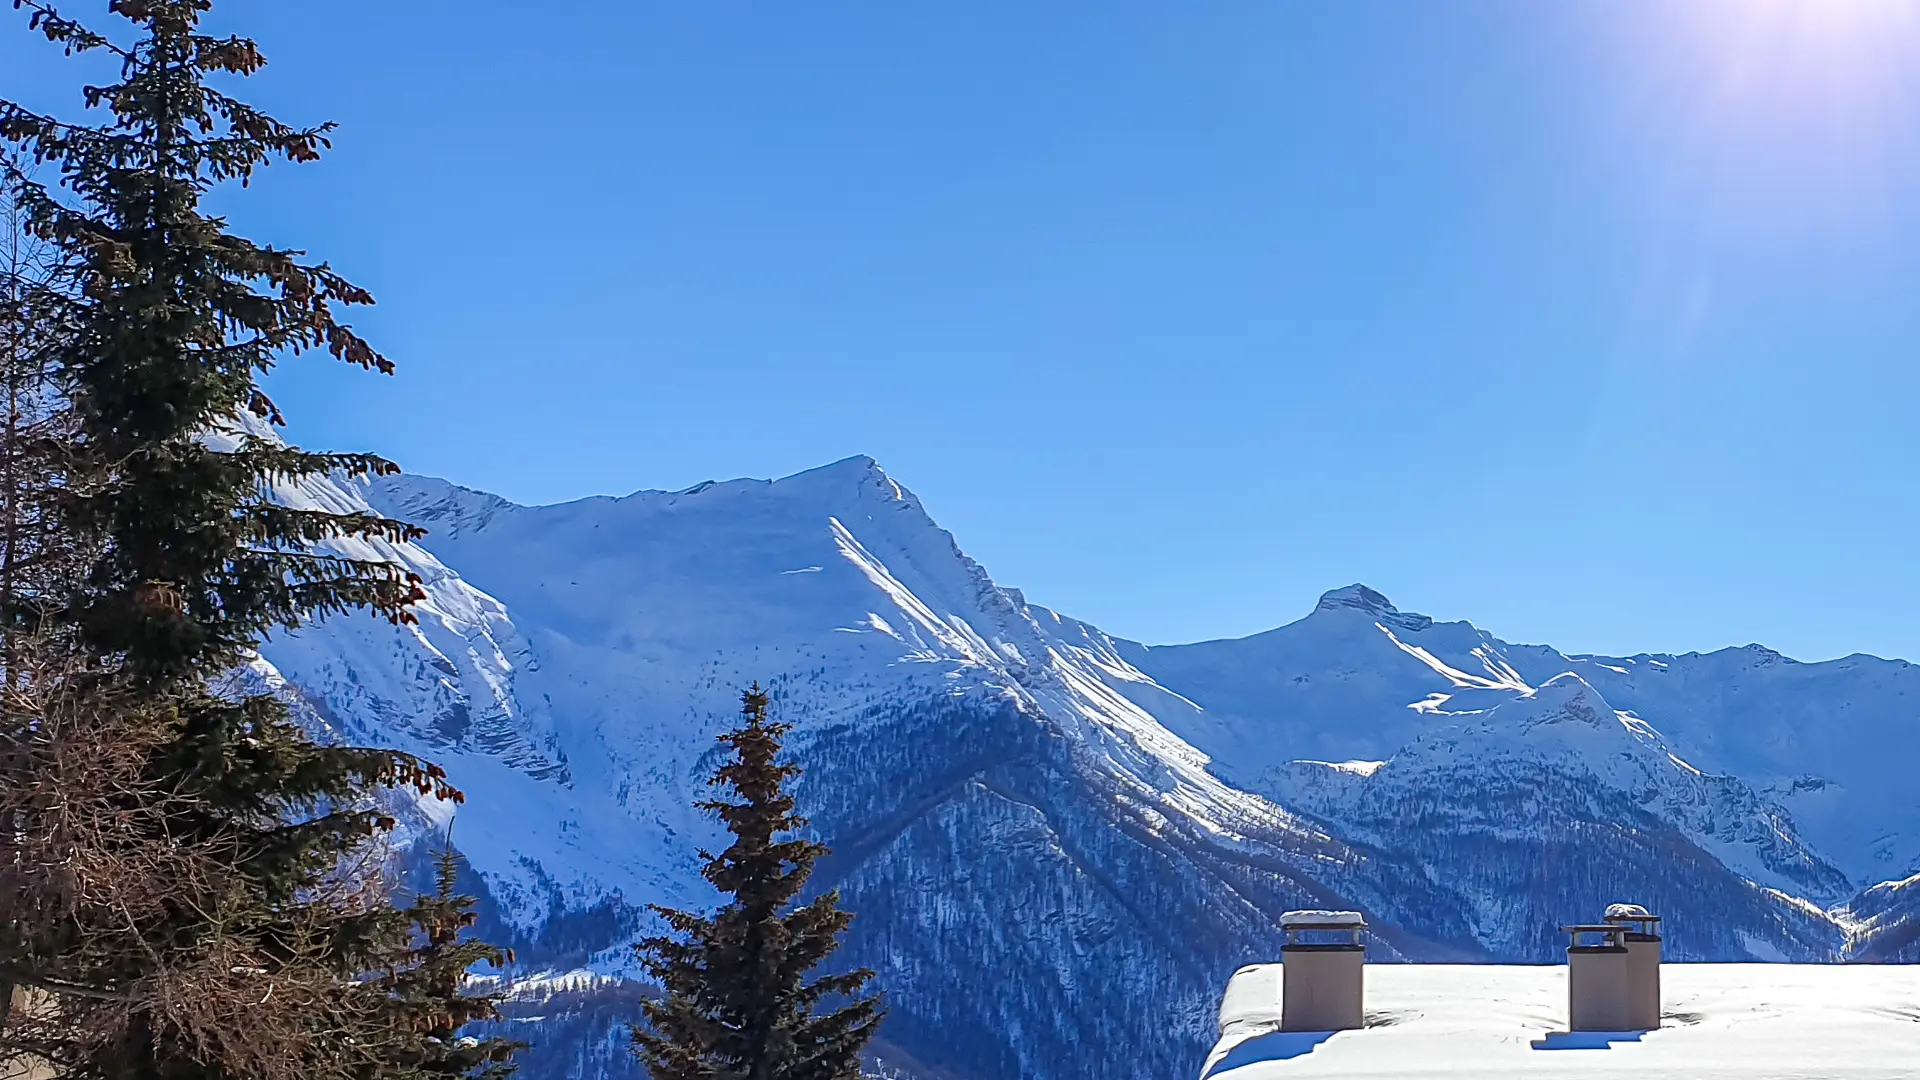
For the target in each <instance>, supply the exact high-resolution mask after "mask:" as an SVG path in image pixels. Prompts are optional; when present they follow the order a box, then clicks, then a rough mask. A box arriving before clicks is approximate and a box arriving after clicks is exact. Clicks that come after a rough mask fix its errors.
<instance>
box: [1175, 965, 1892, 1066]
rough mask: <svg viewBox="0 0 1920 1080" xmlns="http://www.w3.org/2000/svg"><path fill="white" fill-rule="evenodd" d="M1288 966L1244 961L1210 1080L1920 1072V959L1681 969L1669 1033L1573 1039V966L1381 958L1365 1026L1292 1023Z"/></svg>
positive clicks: (1670, 973)
mask: <svg viewBox="0 0 1920 1080" xmlns="http://www.w3.org/2000/svg"><path fill="white" fill-rule="evenodd" d="M1279 976H1280V965H1279V964H1263V965H1259V966H1256V967H1251V968H1245V969H1242V970H1241V971H1240V972H1239V973H1237V974H1235V976H1234V978H1233V981H1232V982H1231V983H1230V984H1229V985H1228V988H1227V993H1226V996H1225V1000H1224V1001H1223V1002H1222V1004H1221V1017H1220V1019H1221V1030H1222V1035H1221V1038H1220V1042H1219V1044H1218V1045H1216V1046H1215V1047H1214V1050H1213V1053H1212V1054H1211V1055H1209V1056H1208V1058H1207V1063H1206V1067H1205V1069H1204V1070H1203V1071H1202V1074H1201V1075H1202V1077H1203V1080H1278V1078H1282V1077H1284V1078H1289V1080H1292V1078H1308V1077H1381V1078H1386V1077H1395V1078H1400V1077H1447V1078H1450V1080H1469V1078H1474V1077H1488V1076H1494V1077H1514V1076H1528V1077H1532V1076H1542V1077H1556V1076H1570V1077H1587V1078H1609V1080H1611V1078H1615V1077H1617V1078H1619V1080H1717V1078H1721V1077H1728V1078H1731V1077H1738V1078H1741V1080H1896V1078H1899V1080H1910V1078H1913V1077H1916V1076H1920V968H1916V967H1902V966H1892V965H1889V966H1868V965H1814V964H1668V965H1666V966H1665V967H1664V968H1663V969H1662V977H1663V990H1664V993H1663V998H1664V1003H1665V1004H1664V1011H1665V1013H1666V1017H1667V1019H1666V1024H1665V1026H1664V1027H1662V1028H1661V1029H1660V1030H1658V1031H1652V1032H1647V1033H1644V1034H1640V1033H1626V1034H1619V1035H1608V1034H1602V1033H1580V1034H1571V1035H1570V1034H1567V1033H1566V1032H1565V1028H1566V1010H1567V972H1566V968H1565V967H1564V966H1546V967H1522V966H1494V965H1471V966H1468V965H1438V964H1377V965H1369V966H1368V968H1367V971H1366V983H1367V1014H1368V1022H1369V1024H1370V1026H1369V1027H1368V1028H1367V1029H1366V1030H1364V1031H1344V1032H1337V1033H1333V1034H1327V1033H1311V1032H1281V1031H1278V1030H1277V1028H1278V1027H1279V1022H1280V977H1279Z"/></svg>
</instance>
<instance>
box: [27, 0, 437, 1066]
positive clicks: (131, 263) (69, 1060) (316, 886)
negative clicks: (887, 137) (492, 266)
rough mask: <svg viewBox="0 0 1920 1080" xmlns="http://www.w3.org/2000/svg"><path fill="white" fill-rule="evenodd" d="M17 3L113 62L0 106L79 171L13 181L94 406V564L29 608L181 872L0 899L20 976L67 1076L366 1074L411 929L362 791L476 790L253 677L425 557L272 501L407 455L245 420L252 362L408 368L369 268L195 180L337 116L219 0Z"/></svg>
mask: <svg viewBox="0 0 1920 1080" xmlns="http://www.w3.org/2000/svg"><path fill="white" fill-rule="evenodd" d="M14 6H15V7H16V8H24V9H25V10H26V12H27V13H28V25H29V27H30V29H32V30H34V31H36V32H38V33H39V34H40V35H42V36H44V37H45V38H46V39H47V40H48V41H50V42H52V43H54V44H55V45H56V46H59V47H61V48H63V49H64V50H65V51H66V52H67V53H69V54H75V53H87V54H93V55H95V56H102V55H104V56H108V57H110V58H111V59H112V61H113V62H114V65H115V67H116V70H117V74H116V75H115V76H114V77H113V78H112V79H110V80H108V81H107V82H106V83H105V84H104V85H98V86H88V87H86V88H85V92H84V101H85V105H86V106H87V108H88V110H89V112H88V116H90V117H94V119H93V120H92V122H89V123H74V122H67V121H63V120H61V119H58V118H56V117H54V116H50V115H46V114H42V113H39V112H36V111H34V110H31V109H28V108H26V107H25V106H23V105H21V104H18V103H15V102H11V101H5V100H0V140H5V141H6V142H8V143H10V144H12V145H14V146H17V147H18V148H20V150H21V151H22V152H23V153H24V154H25V155H27V156H28V157H29V158H30V159H31V160H32V161H33V162H34V163H35V165H36V167H38V168H40V169H43V170H52V171H53V172H54V173H55V174H57V177H58V183H57V185H56V184H50V183H46V182H42V181H41V180H40V179H38V178H37V177H36V174H35V172H34V171H32V170H30V169H28V168H25V167H18V166H15V165H11V164H7V165H0V175H3V176H4V182H5V185H6V187H7V189H8V192H9V195H10V197H11V199H12V201H13V202H14V204H15V205H17V206H18V208H19V209H20V212H21V213H22V215H23V216H24V218H25V221H26V227H27V229H28V230H29V231H30V232H31V233H32V234H33V235H34V236H35V237H37V238H38V239H40V240H42V241H44V242H46V243H47V244H50V245H52V246H53V247H54V248H56V249H57V250H58V251H59V253H60V256H61V258H62V259H63V260H64V265H65V266H66V268H67V269H68V271H69V272H70V274H71V278H70V282H71V287H69V288H67V289H65V290H64V291H62V292H61V293H60V294H59V306H60V310H58V311H57V312H56V313H55V316H56V317H55V321H56V322H57V324H58V326H59V327H60V333H59V334H58V335H57V336H56V337H55V338H54V339H53V340H52V341H51V343H50V344H51V351H50V353H49V354H48V361H49V364H50V368H51V371H52V373H53V375H54V378H55V381H56V383H57V387H58V391H59V393H60V394H61V395H62V398H63V401H64V403H65V406H66V407H67V408H69V409H70V410H71V412H72V416H73V426H74V430H73V436H72V445H71V451H72V453H71V455H70V458H69V459H68V460H67V461H66V462H65V463H64V464H63V469H64V470H65V475H64V477H63V484H62V488H61V500H62V501H61V505H60V507H59V515H58V516H59V519H60V521H61V523H62V527H63V528H65V529H68V530H70V532H71V534H72V537H73V539H74V541H75V544H74V546H75V548H76V549H77V550H80V551H83V552H86V553H87V556H86V557H87V562H86V565H85V566H84V567H82V571H83V572H81V573H79V574H77V575H75V580H74V583H73V584H72V585H71V587H69V588H68V589H67V590H66V591H65V592H64V594H62V595H58V596H52V597H47V598H44V601H45V602H43V603H41V604H40V605H39V606H38V607H37V608H36V612H37V614H36V616H35V617H36V618H39V619H41V620H43V621H44V622H45V623H47V624H49V625H51V626H53V627H56V628H58V629H59V630H60V633H61V634H63V635H65V639H70V640H71V641H72V642H73V643H74V645H73V649H74V655H73V656H72V657H69V658H68V659H69V660H72V661H74V662H75V663H73V664H67V665H64V666H63V667H62V668H61V670H62V671H63V672H66V673H67V674H66V675H64V676H63V677H65V678H68V680H69V681H70V682H73V681H75V680H79V681H81V682H84V681H87V680H91V681H92V683H93V684H95V685H97V686H100V687H105V688H107V689H106V690H103V692H102V693H101V694H100V695H98V697H97V699H94V700H96V702H97V703H104V704H101V705H99V707H102V708H113V709H117V710H118V711H117V712H115V713H114V714H113V715H112V716H111V717H108V718H106V719H111V720H112V721H114V722H113V723H105V722H102V723H101V724H100V726H99V730H102V731H115V732H121V733H123V734H125V738H124V739H120V740H119V741H118V743H117V744H116V745H118V746H121V747H125V746H133V747H137V748H138V751H139V753H140V754H141V755H142V758H143V761H144V764H142V765H141V767H140V769H139V770H138V774H137V777H136V779H137V780H138V781H139V782H138V783H134V784H127V785H122V786H120V787H119V788H118V789H117V790H115V791H114V792H113V795H112V800H111V801H110V802H109V803H107V804H105V805H106V806H107V807H108V808H109V809H110V810H111V812H112V815H113V817H114V820H115V821H116V822H117V824H116V825H115V827H114V828H113V829H111V830H104V831H102V832H100V833H99V835H98V836H95V837H94V840H95V841H97V843H99V844H119V845H122V847H123V848H125V849H126V850H125V851H124V852H123V853H124V854H125V855H126V858H125V859H123V860H122V863H124V864H125V865H130V866H138V867H144V868H145V869H146V870H147V871H149V872H157V871H158V870H159V869H165V868H166V867H175V868H177V869H179V870H180V873H179V874H178V875H177V876H176V877H175V878H174V880H172V882H171V885H170V887H169V888H168V889H167V890H165V894H164V895H160V896H133V895H131V894H128V893H127V892H126V890H125V889H124V888H120V891H119V892H118V893H116V892H115V889H116V888H119V886H118V885H117V883H116V882H114V881H100V880H92V879H86V878H84V876H82V877H80V878H77V879H76V880H74V881H71V882H68V883H67V884H68V885H70V886H71V887H70V888H64V891H61V892H60V893H59V895H57V896H55V897H53V898H52V899H51V900H49V899H48V898H47V897H44V896H38V897H34V898H31V900H20V899H18V898H15V897H0V901H4V906H5V908H6V910H7V911H8V912H19V911H30V912H39V913H41V914H38V915H35V916H34V917H32V918H8V919H6V920H4V925H0V980H4V981H6V982H10V983H12V984H15V985H22V986H26V987H29V988H33V989H36V990H38V991H40V992H42V993H45V994H50V995H52V1000H53V1002H54V1003H55V1006H56V1011H57V1013H58V1014H59V1015H60V1016H61V1017H62V1018H65V1019H71V1020H72V1021H73V1022H74V1024H75V1025H76V1027H75V1030H76V1031H85V1032H87V1035H86V1036H85V1037H84V1038H81V1037H76V1038H75V1039H74V1040H72V1041H71V1042H69V1043H67V1044H64V1045H57V1046H50V1047H48V1048H47V1049H48V1050H49V1053H50V1056H52V1057H54V1059H55V1060H56V1061H57V1062H58V1064H59V1065H60V1066H61V1068H62V1069H63V1070H65V1071H66V1072H67V1073H68V1074H69V1075H71V1076H74V1077H78V1078H100V1080H107V1078H112V1080H125V1078H134V1077H138V1078H150V1080H173V1078H176V1077H178V1078H186V1077H193V1078H196V1080H200V1078H211V1077H239V1076H248V1075H259V1076H271V1075H280V1076H295V1075H297V1076H302V1077H325V1076H346V1075H350V1074H353V1073H355V1072H358V1071H360V1070H362V1069H363V1068H364V1066H365V1060H366V1058H367V1057H368V1056H369V1055H377V1054H378V1053H380V1052H382V1048H383V1036H382V1032H383V1030H384V1028H383V1026H382V1025H383V1023H384V1015H385V1014H384V1011H383V1010H384V1004H383V1003H382V1002H381V1001H379V1000H378V999H377V998H376V997H374V996H373V991H372V989H371V986H370V984H369V983H368V982H367V980H365V978H364V973H365V972H368V971H373V970H378V969H380V968H381V967H383V966H384V960H385V958H386V957H387V956H389V955H391V949H392V948H393V947H394V945H393V943H394V941H395V940H396V939H397V938H399V937H400V935H402V934H404V931H405V918H404V916H402V915H401V914H400V913H399V912H397V911H395V910H393V909H392V907H391V905H388V904H385V903H384V902H367V900H366V893H367V890H366V888H365V886H366V885H367V884H368V882H367V880H366V875H365V874H364V873H361V872H358V871H354V870H352V869H351V868H350V867H349V868H348V869H345V870H343V866H346V865H347V864H348V863H349V860H350V859H352V858H354V857H356V856H357V853H359V852H360V851H361V850H362V848H363V846H364V845H365V844H366V842H367V840H368V838H369V836H370V835H372V834H374V833H376V832H378V831H379V830H381V829H383V828H390V827H391V825H392V822H391V819H389V818H387V817H386V816H385V815H384V814H382V813H380V812H379V810H378V809H376V808H375V807H374V805H373V803H372V802H371V800H370V795H371V794H372V793H374V792H376V791H377V790H378V789H379V788H380V787H382V786H383V785H392V784H399V783H405V784H411V785H414V786H415V787H417V788H418V789H419V790H420V791H421V792H423V793H431V794H434V795H438V796H441V797H448V798H457V796H458V793H457V792H455V791H453V790H452V789H451V788H450V787H448V786H447V785H446V783H445V780H444V775H443V774H442V773H441V772H440V771H439V770H438V769H437V768H434V767H432V766H429V765H427V764H425V763H422V762H419V761H416V760H414V759H412V758H410V757H408V756H406V755H404V754H399V753H395V752H389V751H383V750H367V749H356V748H350V747H339V746H322V745H318V744H316V743H315V742H314V741H313V740H312V739H311V738H309V737H308V736H307V735H306V734H305V733H304V732H303V731H302V729H301V728H300V727H299V726H297V725H296V724H295V723H293V722H292V721H291V720H290V718H289V715H288V712H287V709H286V707H285V705H284V704H283V703H282V702H281V701H280V700H279V699H278V698H276V697H274V696H272V695H269V694H265V693H252V692H247V688H246V686H245V685H244V684H236V683H234V682H233V675H234V673H236V672H240V671H244V668H245V665H246V664H247V663H248V661H249V660H250V659H251V658H252V657H253V655H254V650H255V649H256V648H257V646H258V645H259V643H260V642H261V640H262V638H263V636H264V635H265V634H267V633H268V632H269V631H271V630H274V629H276V628H292V627H295V626H298V625H300V624H302V623H303V622H305V621H307V620H309V619H312V618H316V617H320V616H325V615H329V614H333V613H339V612H346V611H350V610H353V609H372V610H373V611H374V612H377V613H379V614H382V615H384V616H386V617H388V618H390V619H392V620H395V621H396V622H401V621H410V620H411V616H410V615H409V614H408V611H407V607H408V605H409V604H410V603H412V602H413V601H415V600H417V599H418V598H420V597H421V596H422V595H423V594H422V593H421V591H420V589H419V583H418V581H417V580H414V579H413V578H411V577H410V576H409V575H408V574H407V573H405V572H404V571H403V570H402V569H401V568H400V567H398V566H397V565H394V564H391V563H387V562H382V561H379V560H378V559H366V558H360V557H356V555H355V554H352V553H364V552H368V551H370V550H371V551H375V552H377V551H378V550H379V549H380V545H382V544H385V543H391V542H396V541H401V540H405V539H409V538H412V537H414V536H416V535H418V532H417V530H415V529H413V528H412V527H410V526H407V525H405V524H403V523H400V522H396V521H391V520H386V519H382V518H379V517H376V516H374V515H371V514H336V513H332V512H328V511H326V510H323V509H314V508H305V507H292V506H286V505H281V504H279V503H276V502H275V501H274V500H273V499H272V497H271V496H272V494H273V491H274V489H275V488H276V487H279V486H282V485H287V484H291V483H294V482H298V481H300V480H301V479H303V478H308V477H314V476H320V475H323V474H327V473H333V472H339V473H345V474H350V475H367V474H385V473H388V472H391V471H392V470H393V466H392V465H390V464H389V463H388V462H386V461H384V460H382V459H380V458H377V457H373V456H370V455H363V454H316V453H307V452H304V451H301V450H299V449H297V448H293V447H290V446H286V445H283V444H281V443H280V442H279V441H278V440H275V439H273V438H271V437H268V436H265V435H263V434H260V433H259V432H260V431H261V430H262V429H260V428H259V427H258V426H257V425H255V424H253V423H252V422H248V423H247V424H242V423H240V420H241V418H242V417H243V414H246V413H251V414H252V416H253V417H256V418H258V419H259V420H260V421H264V422H269V423H279V422H280V417H279V413H278V410H277V409H276V408H275V407H274V405H273V403H272V402H270V401H269V400H268V399H267V398H266V396H265V395H264V394H263V393H262V392H261V391H260V389H259V386H258V385H257V379H258V377H259V376H260V375H262V374H263V373H264V372H266V371H267V370H268V369H269V368H270V367H271V366H272V365H273V364H274V363H275V362H276V361H277V360H278V359H280V358H283V357H285V356H289V355H293V354H298V353H302V352H305V351H308V350H323V351H325V352H326V353H329V354H331V355H332V356H333V357H335V358H337V359H339V360H342V361H344V362H346V363H348V364H351V365H354V366H358V367H361V368H366V369H372V370H377V371H381V372H388V371H391V369H392V365H391V364H390V363H389V362H388V361H387V360H386V359H385V358H384V357H382V356H381V355H380V354H379V353H377V352H375V351H374V350H373V348H372V347H371V346H370V345H368V344H367V342H365V341H364V340H362V339H361V338H360V337H359V336H358V335H357V334H355V333H354V331H353V330H352V329H351V328H350V327H349V326H348V325H347V324H346V323H344V322H342V321H340V318H339V314H340V311H341V309H344V308H346V307H350V306H353V305H359V304H366V303H370V302H371V299H372V298H371V297H370V296H369V295H368V294H367V293H365V292H364V291H362V290H361V289H359V288H357V287H355V286H354V285H352V284H351V283H349V282H348V281H346V280H345V279H344V278H342V277H340V276H339V275H338V274H336V273H335V272H334V271H332V270H331V269H330V268H329V267H328V266H327V265H326V264H325V263H318V262H314V261H311V260H309V259H307V258H306V257H305V255H304V254H303V253H302V252H299V251H294V250H286V249H280V248H274V247H269V246H264V245H260V244H256V243H254V242H252V241H249V240H247V239H245V238H244V237H241V236H238V235H236V234H235V233H233V232H232V231H231V230H230V229H229V228H228V225H227V222H226V221H225V220H224V219H222V218H220V217H216V216H213V215H210V214H209V213H207V212H206V210H205V208H204V206H203V205H202V200H203V197H204V196H205V195H206V193H207V192H208V191H209V190H210V189H212V188H213V187H215V186H217V185H221V184H225V183H230V182H233V181H238V182H239V183H240V184H241V185H243V186H244V184H245V183H246V182H247V180H248V179H249V178H250V177H251V176H252V174H253V172H254V171H255V170H256V169H257V168H260V167H262V166H264V165H266V164H268V163H270V162H271V161H274V160H282V161H287V162H296V163H297V162H307V161H312V160H314V159H316V158H317V157H318V156H319V154H320V152H321V151H322V150H323V149H325V148H326V147H327V145H328V142H327V132H328V131H329V127H328V126H320V127H311V128H295V127H290V126H288V125H286V124H283V123H281V122H279V121H277V120H275V119H273V118H272V117H270V116H267V115H266V114H264V113H262V112H260V111H258V110H256V109H254V108H252V107H251V106H249V105H247V104H245V103H243V102H241V101H239V100H237V99H236V98H234V97H232V96H230V95H229V94H227V93H225V92H224V91H222V90H221V89H219V88H217V87H216V86H215V85H213V84H214V83H215V82H216V81H219V82H221V83H222V85H226V82H225V80H229V79H231V78H235V77H243V76H247V75H251V74H253V73H254V72H256V71H258V70H259V69H260V68H261V66H262V65H263V64H264V63H265V61H264V60H263V58H262V57H261V55H260V52H259V50H258V49H257V48H256V47H255V45H254V43H253V42H251V41H249V40H247V39H245V38H240V37H226V36H217V35H210V34H206V33H203V32H202V31H201V29H200V23H201V19H202V17H203V16H204V15H205V13H206V12H207V10H208V9H209V7H210V6H211V0H110V2H109V3H108V5H107V10H108V12H109V13H110V15H111V16H112V17H113V18H114V19H116V20H117V22H116V24H115V25H117V26H121V27H122V28H123V29H124V31H125V33H124V36H122V37H118V38H116V37H115V36H113V35H108V34H103V33H99V32H96V31H95V30H93V29H90V28H88V27H86V26H83V25H81V24H80V23H78V22H76V21H74V20H72V19H69V18H65V17H62V16H61V15H59V14H58V13H56V12H55V11H54V10H52V9H51V8H50V7H48V6H46V4H44V3H42V2H40V0H14ZM341 541H344V542H345V543H343V544H342V543H336V542H341ZM330 544H331V545H333V546H329V545H330ZM76 664H77V667H76V666H75V665H76ZM76 671H77V672H78V674H77V675H76V674H73V673H74V672H76ZM82 677H84V678H82ZM27 834H28V830H22V829H20V828H18V827H17V825H16V827H15V833H14V836H15V837H16V838H17V837H19V836H25V835H27ZM103 838H104V839H103ZM167 860H173V862H170V863H169V862H167ZM96 862H97V864H98V865H111V864H112V860H110V859H106V860H96ZM75 865H79V864H75ZM85 865H95V864H94V863H88V864H85ZM70 869H71V868H70V867H67V868H65V869H62V872H63V873H66V872H68V871H69V870H70ZM76 873H77V872H76ZM70 876H71V875H70ZM15 877H16V878H19V879H20V880H24V881H26V882H27V883H28V885H29V886H31V885H32V883H33V879H32V876H31V875H26V874H21V875H15ZM9 880H12V879H9ZM49 904H53V907H52V908H49V907H48V905H49ZM36 905H37V906H36ZM50 911H51V912H52V913H53V914H47V913H48V912H50ZM130 913H132V914H130ZM55 915H57V918H56V917H54V916H55ZM243 1017H244V1023H243V1022H241V1021H242V1018H243Z"/></svg>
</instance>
